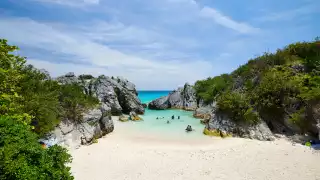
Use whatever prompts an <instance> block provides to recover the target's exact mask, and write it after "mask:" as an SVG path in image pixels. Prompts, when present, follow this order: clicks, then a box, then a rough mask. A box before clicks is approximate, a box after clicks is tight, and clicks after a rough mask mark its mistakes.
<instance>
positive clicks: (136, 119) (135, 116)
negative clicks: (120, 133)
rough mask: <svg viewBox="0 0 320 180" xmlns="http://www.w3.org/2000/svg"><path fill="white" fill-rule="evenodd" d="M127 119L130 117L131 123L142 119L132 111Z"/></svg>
mask: <svg viewBox="0 0 320 180" xmlns="http://www.w3.org/2000/svg"><path fill="white" fill-rule="evenodd" d="M129 117H130V119H131V120H132V121H139V120H142V118H141V117H139V116H138V115H137V114H136V113H135V112H134V111H132V112H130V115H129Z"/></svg>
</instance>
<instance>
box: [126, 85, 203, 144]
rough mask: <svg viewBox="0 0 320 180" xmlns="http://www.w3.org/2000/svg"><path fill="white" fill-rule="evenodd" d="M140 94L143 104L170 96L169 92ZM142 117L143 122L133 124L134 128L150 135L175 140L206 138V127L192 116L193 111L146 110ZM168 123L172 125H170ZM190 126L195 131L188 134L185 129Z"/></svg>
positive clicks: (140, 92) (145, 92)
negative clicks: (204, 131)
mask: <svg viewBox="0 0 320 180" xmlns="http://www.w3.org/2000/svg"><path fill="white" fill-rule="evenodd" d="M138 93H139V98H140V100H141V101H142V102H143V103H148V102H150V101H152V100H154V99H156V98H159V97H161V96H166V95H168V93H169V91H139V92H138ZM172 115H174V116H175V118H174V119H173V120H172V119H171V116H172ZM178 116H180V119H178ZM141 117H142V118H143V121H140V122H131V123H132V127H133V128H134V129H135V130H138V131H141V132H142V131H143V132H145V133H148V134H150V135H151V134H152V135H157V136H166V137H171V138H173V139H179V138H185V137H187V138H199V137H205V136H204V135H203V133H202V132H203V128H204V125H202V124H201V123H200V120H199V119H196V118H194V117H193V116H192V112H191V111H183V110H176V109H170V110H150V109H146V111H145V114H144V115H142V116H141ZM157 117H158V119H157ZM167 121H169V122H170V123H169V124H168V123H167ZM131 123H130V124H131ZM188 125H191V126H192V128H193V129H194V131H192V132H189V133H187V132H186V131H185V129H186V127H187V126H188Z"/></svg>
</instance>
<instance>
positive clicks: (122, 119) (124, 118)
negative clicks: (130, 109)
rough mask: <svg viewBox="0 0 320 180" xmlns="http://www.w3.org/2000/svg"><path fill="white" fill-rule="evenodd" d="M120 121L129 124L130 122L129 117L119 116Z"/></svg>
mask: <svg viewBox="0 0 320 180" xmlns="http://www.w3.org/2000/svg"><path fill="white" fill-rule="evenodd" d="M119 121H122V122H127V121H129V117H128V116H126V115H121V116H119Z"/></svg>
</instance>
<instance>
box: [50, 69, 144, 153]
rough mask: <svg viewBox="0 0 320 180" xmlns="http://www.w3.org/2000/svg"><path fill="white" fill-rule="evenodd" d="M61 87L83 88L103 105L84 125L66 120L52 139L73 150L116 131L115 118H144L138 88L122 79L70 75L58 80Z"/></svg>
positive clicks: (51, 135) (51, 136)
mask: <svg viewBox="0 0 320 180" xmlns="http://www.w3.org/2000/svg"><path fill="white" fill-rule="evenodd" d="M56 80H57V81H58V82H59V83H61V84H72V83H76V84H78V85H80V86H81V87H83V91H84V93H85V94H88V95H90V96H93V97H96V98H97V99H98V100H99V104H98V105H97V106H96V107H95V108H93V109H91V110H89V111H88V112H86V113H84V114H83V115H82V117H83V119H82V122H81V123H74V121H73V120H71V119H64V120H62V121H61V123H60V124H59V125H58V127H56V128H55V130H54V131H53V132H52V133H51V134H50V136H49V137H48V139H55V141H56V143H58V144H62V145H66V146H69V147H71V146H72V147H78V146H79V145H81V144H90V143H92V142H93V141H95V140H96V139H97V138H100V137H102V136H104V135H106V134H108V133H110V132H112V131H113V130H114V123H113V121H112V118H111V115H114V116H119V115H122V114H130V115H131V117H133V118H134V119H135V120H137V118H138V116H137V114H144V107H143V105H142V103H141V101H140V100H139V98H138V97H137V95H138V93H137V90H136V89H135V85H134V84H133V83H131V82H129V81H128V80H126V79H124V78H121V77H108V76H104V75H102V76H99V77H97V78H94V77H93V76H91V75H81V76H76V75H75V74H74V73H68V74H66V75H64V76H60V77H58V78H56Z"/></svg>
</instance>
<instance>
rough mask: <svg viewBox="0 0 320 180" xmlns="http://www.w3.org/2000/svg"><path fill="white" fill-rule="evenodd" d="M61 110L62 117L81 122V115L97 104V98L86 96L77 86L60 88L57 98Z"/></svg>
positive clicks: (69, 85) (68, 85) (71, 85)
mask: <svg viewBox="0 0 320 180" xmlns="http://www.w3.org/2000/svg"><path fill="white" fill-rule="evenodd" d="M59 99H60V102H61V106H62V108H63V110H64V111H63V113H62V116H63V117H65V118H68V119H70V120H74V121H75V122H78V123H81V122H82V114H83V113H84V112H86V111H87V110H88V109H90V108H92V107H94V106H95V105H97V104H98V103H99V100H98V99H97V98H94V97H92V96H89V95H86V94H84V93H83V89H82V87H81V86H79V85H78V84H66V85H62V86H61V92H60V96H59Z"/></svg>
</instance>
